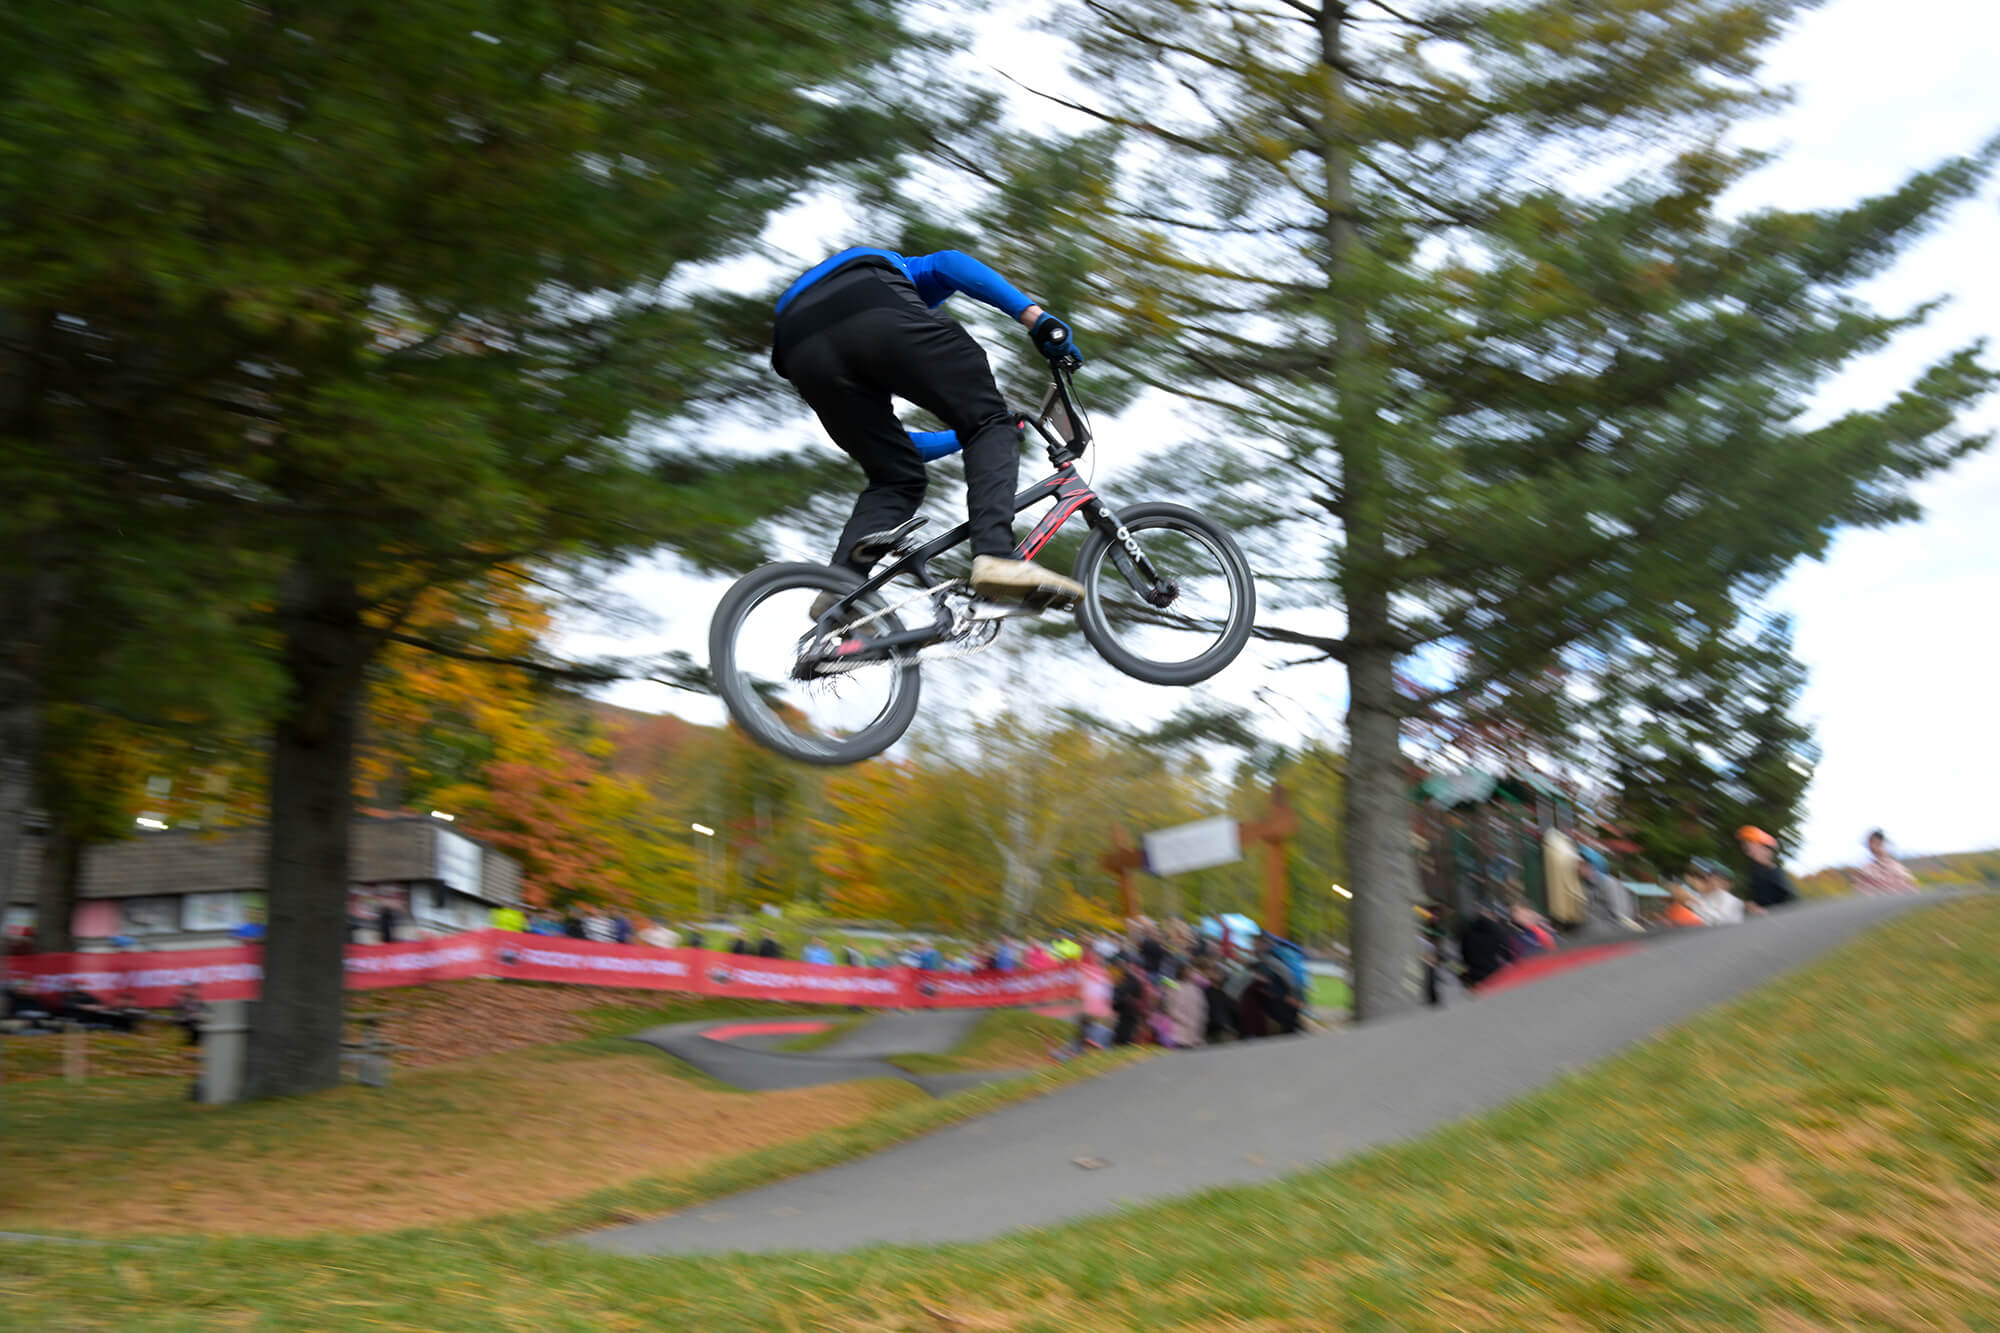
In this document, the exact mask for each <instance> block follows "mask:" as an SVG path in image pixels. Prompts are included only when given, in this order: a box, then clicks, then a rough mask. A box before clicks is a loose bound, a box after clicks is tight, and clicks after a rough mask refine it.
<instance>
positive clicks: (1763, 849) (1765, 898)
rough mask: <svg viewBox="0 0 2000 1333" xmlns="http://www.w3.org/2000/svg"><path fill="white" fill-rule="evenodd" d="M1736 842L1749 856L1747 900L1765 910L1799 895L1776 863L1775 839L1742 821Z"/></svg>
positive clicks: (1776, 841) (1779, 905)
mask: <svg viewBox="0 0 2000 1333" xmlns="http://www.w3.org/2000/svg"><path fill="white" fill-rule="evenodd" d="M1736 841H1737V842H1738V843H1739V844H1741V845H1742V848H1743V854H1744V855H1745V856H1747V857H1749V858H1750V901H1751V902H1752V903H1754V904H1755V905H1756V906H1758V907H1761V908H1763V909H1764V910H1765V911H1767V912H1768V911H1769V910H1770V909H1772V908H1773V907H1782V906H1784V905H1785V904H1786V903H1788V902H1792V901H1794V900H1795V899H1797V897H1798V896H1799V891H1798V890H1797V889H1795V888H1793V887H1792V881H1791V878H1790V877H1789V876H1787V875H1786V874H1785V870H1784V867H1783V866H1780V865H1779V864H1778V840H1777V839H1776V838H1774V837H1772V836H1771V835H1770V834H1768V833H1766V832H1764V830H1763V829H1760V828H1757V827H1755V826H1753V825H1750V824H1745V825H1744V826H1743V827H1742V828H1740V829H1737V830H1736Z"/></svg>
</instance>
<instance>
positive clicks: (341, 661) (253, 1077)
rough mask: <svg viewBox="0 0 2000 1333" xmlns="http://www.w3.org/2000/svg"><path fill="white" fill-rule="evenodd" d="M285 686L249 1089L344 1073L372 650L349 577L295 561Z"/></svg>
mask: <svg viewBox="0 0 2000 1333" xmlns="http://www.w3.org/2000/svg"><path fill="white" fill-rule="evenodd" d="M280 618H281V624H282V630H283V635H284V642H283V648H282V660H283V663H284V668H285V673H286V676H287V679H288V683H289V691H288V695H287V698H286V702H285V707H284V711H283V713H282V715H281V716H280V717H279V719H278V722H277V725H276V727H275V728H274V730H273V734H272V745H271V845H270V851H269V855H268V860H267V862H266V869H265V889H266V896H267V903H268V910H267V916H266V923H265V934H264V990H263V998H262V1000H261V1001H260V1002H259V1003H258V1005H257V1006H256V1014H255V1017H254V1018H253V1020H252V1023H251V1033H250V1056H249V1072H248V1075H247V1080H246V1084H245V1095H246V1096H249V1097H253V1098H254V1097H286V1096H295V1095H298V1094H301V1093H308V1092H318V1091H320V1090H321V1089H324V1088H330V1087H333V1086H335V1085H336V1084H338V1083H339V1082H340V1038H341V1021H342V1006H343V1002H344V998H345V996H344V982H345V976H344V956H345V945H346V939H347V893H348V883H349V877H348V837H349V834H350V832H351V829H352V824H353V817H354V788H353V784H354V740H355V733H356V731H357V728H358V724H359V718H360V714H361V699H362V668H363V666H364V665H365V663H366V661H367V658H368V653H369V639H368V634H367V630H366V626H365V625H364V624H363V622H362V619H361V607H360V597H359V595H358V594H357V592H356V589H355V586H354V580H353V579H352V578H351V577H349V576H347V575H346V574H345V573H344V572H339V571H331V570H327V569H324V568H313V567H311V566H310V565H307V564H302V565H301V566H300V567H299V568H298V569H296V570H295V571H294V572H293V575H292V578H291V581H290V586H289V587H288V588H287V596H286V600H285V606H284V609H283V610H282V612H281V613H280Z"/></svg>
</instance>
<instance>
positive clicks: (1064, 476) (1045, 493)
mask: <svg viewBox="0 0 2000 1333" xmlns="http://www.w3.org/2000/svg"><path fill="white" fill-rule="evenodd" d="M1071 369H1072V367H1070V366H1068V365H1058V366H1055V367H1053V368H1052V371H1051V376H1052V380H1053V382H1052V383H1051V384H1050V386H1049V390H1048V392H1047V393H1046V394H1044V395H1043V397H1042V405H1041V407H1040V408H1039V409H1038V410H1037V412H1036V415H1035V416H1033V417H1029V416H1025V415H1024V416H1022V417H1020V418H1019V424H1020V426H1022V427H1023V428H1026V427H1033V428H1034V430H1035V433H1036V434H1038V435H1040V436H1041V437H1042V441H1043V443H1044V445H1045V446H1046V451H1047V453H1048V458H1049V465H1050V466H1051V467H1053V468H1055V472H1054V473H1053V474H1051V475H1050V476H1047V477H1044V478H1043V479H1042V480H1040V481H1038V482H1036V483H1035V484H1034V485H1032V486H1030V487H1028V488H1027V489H1026V490H1024V491H1022V492H1021V493H1020V494H1018V495H1016V496H1015V497H1014V512H1015V513H1017V514H1018V513H1020V512H1021V511H1022V510H1024V509H1030V508H1032V507H1034V506H1035V505H1038V504H1040V503H1041V502H1042V501H1044V500H1050V499H1053V500H1054V501H1055V506H1054V507H1053V508H1052V509H1050V510H1049V512H1048V513H1046V514H1044V515H1043V516H1042V518H1041V521H1040V522H1038V523H1036V524H1035V527H1034V530H1033V531H1031V532H1030V533H1029V534H1028V535H1027V537H1026V538H1025V539H1024V540H1023V541H1022V542H1021V543H1020V544H1019V545H1018V546H1016V547H1015V548H1014V558H1015V559H1017V560H1032V559H1034V558H1035V555H1036V554H1037V553H1038V552H1040V551H1041V549H1042V548H1043V547H1045V546H1047V545H1048V544H1049V540H1050V539H1051V538H1052V537H1054V536H1055V535H1056V533H1057V532H1059V531H1061V530H1062V527H1063V525H1064V524H1065V523H1067V522H1069V520H1070V519H1071V518H1072V517H1074V516H1075V515H1077V514H1079V513H1081V514H1082V515H1083V518H1084V521H1085V522H1086V523H1088V524H1089V525H1090V526H1091V527H1093V528H1096V529H1098V530H1099V531H1101V532H1103V533H1104V534H1105V535H1106V536H1107V537H1109V538H1111V539H1112V540H1113V541H1114V542H1116V543H1118V545H1117V547H1116V548H1115V549H1119V550H1122V551H1123V552H1124V554H1125V555H1126V556H1127V557H1129V560H1130V564H1129V565H1124V564H1122V562H1121V568H1123V569H1124V573H1125V577H1126V580H1127V581H1128V582H1130V583H1131V585H1132V587H1133V590H1134V591H1136V592H1137V593H1139V595H1140V596H1142V597H1145V598H1147V599H1149V600H1151V599H1152V598H1154V597H1155V596H1156V595H1157V594H1158V592H1159V587H1160V576H1159V572H1158V571H1157V570H1155V569H1154V568H1153V565H1152V562H1151V561H1149V560H1148V559H1146V554H1145V552H1144V551H1142V550H1140V549H1139V547H1138V544H1137V543H1136V542H1133V541H1132V540H1131V539H1130V538H1129V537H1128V536H1126V534H1125V529H1124V525H1123V524H1121V523H1120V522H1119V521H1118V515H1117V514H1116V513H1114V512H1113V511H1112V509H1111V507H1110V506H1109V505H1107V504H1105V503H1104V501H1103V500H1102V499H1101V498H1099V496H1098V494H1097V492H1095V491H1093V490H1091V489H1090V485H1089V483H1088V482H1086V481H1084V479H1083V478H1082V477H1081V476H1079V475H1077V470H1076V464H1077V460H1078V459H1079V458H1081V457H1082V456H1083V451H1084V449H1085V448H1087V447H1088V446H1089V444H1090V440H1091V435H1090V427H1089V424H1088V423H1087V421H1086V420H1085V418H1084V416H1083V413H1082V412H1080V411H1078V410H1077V406H1076V399H1075V397H1074V395H1073V391H1072V389H1071V386H1070V370H1071ZM1058 410H1060V416H1058V415H1057V413H1058ZM971 535H972V525H971V523H970V522H966V523H960V524H959V525H958V526H957V527H954V528H952V529H950V530H949V531H947V532H943V533H940V534H939V535H938V536H936V537H933V538H932V539H931V540H929V541H927V542H925V543H924V544H923V545H922V546H919V547H918V548H917V549H916V550H914V551H911V552H909V553H908V554H907V555H904V556H903V557H901V558H900V559H898V560H895V561H893V562H891V563H890V564H889V565H887V566H886V567H884V568H883V569H880V570H878V571H877V572H875V573H874V574H871V575H869V577H868V580H867V582H865V583H863V584H862V585H861V586H860V587H859V588H856V589H855V590H854V591H853V592H851V593H849V594H848V595H847V596H845V597H843V598H841V599H840V601H839V602H837V603H835V604H834V605H833V606H832V607H829V608H828V609H827V612H826V615H824V616H822V617H821V618H820V620H819V622H818V625H817V626H815V629H814V634H815V635H817V634H818V633H820V632H822V631H823V630H824V629H827V628H831V627H832V626H834V625H837V624H839V623H840V619H841V617H843V616H844V615H845V614H846V613H847V610H848V608H849V607H850V606H851V605H852V604H853V602H854V601H855V600H856V599H857V598H860V597H865V596H867V595H868V594H869V593H872V592H875V591H877V590H878V589H880V588H881V587H882V586H883V585H884V584H887V583H888V582H889V581H890V580H891V579H895V578H898V577H901V576H902V575H904V574H908V575H910V576H911V577H913V578H915V579H916V580H917V582H918V583H920V584H922V585H923V586H924V587H926V588H937V587H939V586H941V585H942V583H943V580H941V579H939V578H938V577H937V576H936V575H934V574H932V573H931V570H930V562H931V561H932V560H935V559H936V558H937V557H938V556H940V555H943V554H944V553H945V552H946V551H949V550H951V549H952V548H953V547H955V546H957V545H959V544H960V543H961V542H964V541H965V540H966V539H967V538H969V537H970V536H971ZM951 627H952V622H951V617H950V616H949V615H947V614H942V607H940V615H939V616H938V618H937V619H936V620H935V621H933V622H932V623H931V624H929V625H926V626H924V627H923V628H921V629H908V630H900V631H897V632H895V633H892V634H883V635H880V636H877V637H868V636H865V635H858V636H855V637H853V638H849V639H847V640H846V641H844V642H842V643H841V644H840V645H839V646H838V647H837V648H836V649H835V650H834V655H835V656H837V657H838V658H839V659H840V660H842V661H847V662H851V661H854V660H856V659H860V660H863V661H866V660H869V659H873V658H877V657H881V656H885V655H888V654H892V653H894V652H896V651H897V650H899V649H904V648H912V647H922V646H924V645H926V644H932V643H936V642H937V641H938V640H940V639H941V638H943V637H944V636H945V635H946V634H948V633H950V631H951ZM807 637H808V640H810V639H811V638H812V637H813V636H812V635H809V636H807Z"/></svg>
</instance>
